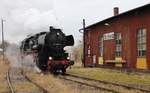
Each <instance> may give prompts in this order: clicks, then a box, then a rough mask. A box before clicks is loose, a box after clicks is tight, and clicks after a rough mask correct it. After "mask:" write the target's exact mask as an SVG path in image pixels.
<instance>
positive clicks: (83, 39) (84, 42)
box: [83, 19, 86, 67]
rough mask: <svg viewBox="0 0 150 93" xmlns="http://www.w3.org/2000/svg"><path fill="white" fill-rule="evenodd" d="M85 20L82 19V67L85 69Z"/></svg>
mask: <svg viewBox="0 0 150 93" xmlns="http://www.w3.org/2000/svg"><path fill="white" fill-rule="evenodd" d="M85 51H86V50H85V19H83V66H84V67H85Z"/></svg>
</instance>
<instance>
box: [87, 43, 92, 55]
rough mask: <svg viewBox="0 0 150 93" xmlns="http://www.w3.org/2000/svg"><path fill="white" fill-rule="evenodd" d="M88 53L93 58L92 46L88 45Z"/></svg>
mask: <svg viewBox="0 0 150 93" xmlns="http://www.w3.org/2000/svg"><path fill="white" fill-rule="evenodd" d="M87 53H88V57H90V56H91V47H90V45H88V51H87Z"/></svg>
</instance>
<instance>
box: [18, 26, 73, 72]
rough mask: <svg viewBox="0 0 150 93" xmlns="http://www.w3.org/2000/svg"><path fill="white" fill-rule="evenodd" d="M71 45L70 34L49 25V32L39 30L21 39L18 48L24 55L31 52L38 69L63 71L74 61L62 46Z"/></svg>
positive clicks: (71, 37) (71, 38)
mask: <svg viewBox="0 0 150 93" xmlns="http://www.w3.org/2000/svg"><path fill="white" fill-rule="evenodd" d="M73 45H74V38H73V36H72V35H69V36H66V35H65V34H64V33H63V32H62V30H61V29H57V28H54V27H50V31H49V32H40V33H37V34H35V35H32V36H29V37H28V38H26V39H25V40H23V41H22V43H21V46H20V50H21V53H22V54H24V55H28V54H33V57H34V61H35V62H36V65H37V67H38V68H39V69H40V70H42V71H46V70H49V71H50V72H52V73H56V72H58V71H61V72H62V73H65V72H66V69H67V68H68V67H69V66H70V65H73V64H74V61H71V60H70V58H69V55H68V53H66V51H65V50H64V47H66V46H73Z"/></svg>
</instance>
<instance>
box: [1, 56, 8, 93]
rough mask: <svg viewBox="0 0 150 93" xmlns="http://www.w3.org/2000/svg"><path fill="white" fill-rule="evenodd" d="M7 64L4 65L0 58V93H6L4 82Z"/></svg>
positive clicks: (6, 87) (6, 86) (5, 83)
mask: <svg viewBox="0 0 150 93" xmlns="http://www.w3.org/2000/svg"><path fill="white" fill-rule="evenodd" d="M8 68H9V64H8V63H4V62H3V60H2V57H0V93H6V92H8V85H7V82H6V72H7V71H8Z"/></svg>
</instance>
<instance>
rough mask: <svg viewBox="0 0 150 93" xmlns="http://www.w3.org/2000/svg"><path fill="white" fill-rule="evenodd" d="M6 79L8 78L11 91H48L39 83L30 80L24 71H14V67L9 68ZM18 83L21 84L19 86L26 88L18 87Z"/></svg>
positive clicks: (38, 92)
mask: <svg viewBox="0 0 150 93" xmlns="http://www.w3.org/2000/svg"><path fill="white" fill-rule="evenodd" d="M18 70H20V69H18ZM13 74H14V75H13ZM6 79H7V83H8V87H9V89H10V93H20V92H23V93H47V91H46V90H45V89H43V88H42V87H40V86H39V85H38V84H36V83H35V82H33V81H32V80H30V79H29V78H28V77H27V76H25V75H24V74H23V73H22V71H20V72H19V73H18V72H16V70H14V71H13V69H11V70H10V69H9V70H8V71H7V73H6ZM17 84H19V87H20V86H21V88H25V89H26V90H19V89H17V87H18V86H17ZM25 85H26V86H25ZM28 85H29V86H28ZM32 87H33V88H32ZM30 88H31V89H30Z"/></svg>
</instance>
